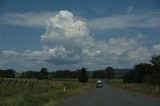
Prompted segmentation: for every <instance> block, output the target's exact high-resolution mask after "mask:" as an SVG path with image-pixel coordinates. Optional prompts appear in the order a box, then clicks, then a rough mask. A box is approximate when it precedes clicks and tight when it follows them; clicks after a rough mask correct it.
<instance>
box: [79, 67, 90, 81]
mask: <svg viewBox="0 0 160 106" xmlns="http://www.w3.org/2000/svg"><path fill="white" fill-rule="evenodd" d="M78 72H79V82H82V83H85V82H88V73H87V69H86V68H84V67H83V68H82V69H80V70H79V71H78Z"/></svg>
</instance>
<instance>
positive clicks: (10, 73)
mask: <svg viewBox="0 0 160 106" xmlns="http://www.w3.org/2000/svg"><path fill="white" fill-rule="evenodd" d="M15 76H16V71H14V70H13V69H7V70H0V77H1V78H15Z"/></svg>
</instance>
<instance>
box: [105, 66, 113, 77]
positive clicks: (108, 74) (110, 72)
mask: <svg viewBox="0 0 160 106" xmlns="http://www.w3.org/2000/svg"><path fill="white" fill-rule="evenodd" d="M105 72H106V78H107V79H108V80H110V79H112V78H113V76H114V69H113V68H112V67H107V68H106V69H105Z"/></svg>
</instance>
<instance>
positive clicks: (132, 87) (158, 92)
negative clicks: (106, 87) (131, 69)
mask: <svg viewBox="0 0 160 106" xmlns="http://www.w3.org/2000/svg"><path fill="white" fill-rule="evenodd" d="M109 84H110V85H112V86H115V87H118V88H121V89H124V90H127V91H131V92H135V93H138V94H142V95H147V96H152V97H155V98H158V99H160V86H155V85H151V84H144V83H143V84H137V83H136V84H125V83H123V81H122V80H120V79H113V80H110V81H109Z"/></svg>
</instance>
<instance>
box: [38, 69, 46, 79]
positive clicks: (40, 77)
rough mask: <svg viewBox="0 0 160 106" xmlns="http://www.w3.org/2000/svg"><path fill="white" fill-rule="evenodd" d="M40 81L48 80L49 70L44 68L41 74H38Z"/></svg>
mask: <svg viewBox="0 0 160 106" xmlns="http://www.w3.org/2000/svg"><path fill="white" fill-rule="evenodd" d="M38 78H39V79H48V70H47V68H42V69H41V70H40V72H39V73H38Z"/></svg>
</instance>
